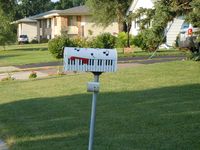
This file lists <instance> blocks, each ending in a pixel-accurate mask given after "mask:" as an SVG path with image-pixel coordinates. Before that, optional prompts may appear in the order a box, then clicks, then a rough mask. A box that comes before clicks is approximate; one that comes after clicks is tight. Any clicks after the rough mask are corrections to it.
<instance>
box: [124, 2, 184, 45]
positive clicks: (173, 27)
mask: <svg viewBox="0 0 200 150" xmlns="http://www.w3.org/2000/svg"><path fill="white" fill-rule="evenodd" d="M155 2H156V0H145V2H144V0H133V1H132V3H131V5H130V7H129V9H128V11H127V12H129V13H134V12H135V11H136V10H137V9H139V8H153V7H154V3H155ZM183 22H184V20H183V18H182V17H178V18H175V19H174V20H173V22H169V23H168V26H167V28H166V30H165V34H166V45H167V46H174V44H175V41H176V38H177V35H178V33H179V32H180V29H181V26H182V24H183ZM139 30H140V29H139V24H138V23H137V20H133V21H132V27H131V30H130V34H132V35H137V34H138V33H139Z"/></svg>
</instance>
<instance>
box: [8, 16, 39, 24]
mask: <svg viewBox="0 0 200 150" xmlns="http://www.w3.org/2000/svg"><path fill="white" fill-rule="evenodd" d="M21 22H33V23H34V22H37V20H35V19H33V18H32V17H28V18H27V17H25V18H22V19H19V20H16V21H14V22H12V23H14V24H15V23H21Z"/></svg>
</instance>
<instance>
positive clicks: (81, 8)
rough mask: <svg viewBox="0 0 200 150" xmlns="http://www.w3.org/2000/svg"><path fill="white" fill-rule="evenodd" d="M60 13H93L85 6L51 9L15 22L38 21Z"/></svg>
mask: <svg viewBox="0 0 200 150" xmlns="http://www.w3.org/2000/svg"><path fill="white" fill-rule="evenodd" d="M59 15H91V13H90V11H89V9H88V8H87V7H86V6H85V5H84V6H77V7H73V8H69V9H65V10H51V11H47V12H44V13H40V14H38V15H34V16H31V17H28V18H23V19H20V20H17V21H15V22H14V23H20V22H36V20H37V19H43V18H46V17H47V16H49V17H51V16H59Z"/></svg>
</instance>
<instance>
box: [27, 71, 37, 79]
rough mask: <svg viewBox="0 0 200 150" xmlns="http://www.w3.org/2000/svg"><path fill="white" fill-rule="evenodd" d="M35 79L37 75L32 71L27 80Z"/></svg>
mask: <svg viewBox="0 0 200 150" xmlns="http://www.w3.org/2000/svg"><path fill="white" fill-rule="evenodd" d="M34 78H37V73H36V72H35V71H32V72H31V73H30V75H29V79H34Z"/></svg>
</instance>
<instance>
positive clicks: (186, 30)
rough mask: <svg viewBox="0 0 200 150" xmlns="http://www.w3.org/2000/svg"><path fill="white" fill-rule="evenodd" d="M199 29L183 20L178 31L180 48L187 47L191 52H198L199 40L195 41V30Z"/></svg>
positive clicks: (199, 48) (199, 49) (199, 47)
mask: <svg viewBox="0 0 200 150" xmlns="http://www.w3.org/2000/svg"><path fill="white" fill-rule="evenodd" d="M198 30H199V29H198V28H196V27H193V26H192V25H191V24H189V23H187V22H184V23H183V25H182V26H181V30H180V33H179V42H178V45H179V47H180V48H188V49H190V50H191V51H192V52H195V51H196V52H200V42H197V35H196V34H195V32H197V31H198Z"/></svg>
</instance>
